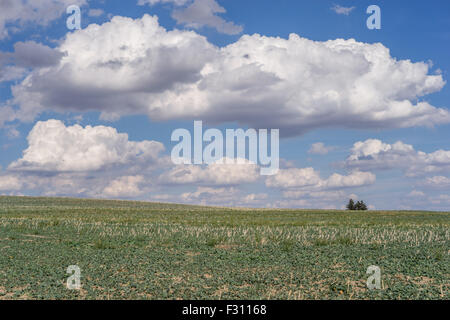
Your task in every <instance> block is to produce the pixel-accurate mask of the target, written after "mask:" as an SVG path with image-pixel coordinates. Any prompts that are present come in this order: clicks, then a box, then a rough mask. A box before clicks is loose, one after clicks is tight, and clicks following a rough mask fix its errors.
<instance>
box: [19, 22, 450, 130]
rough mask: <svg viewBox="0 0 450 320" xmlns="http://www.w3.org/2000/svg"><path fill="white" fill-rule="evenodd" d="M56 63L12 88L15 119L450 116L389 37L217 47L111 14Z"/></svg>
mask: <svg viewBox="0 0 450 320" xmlns="http://www.w3.org/2000/svg"><path fill="white" fill-rule="evenodd" d="M57 49H58V50H59V51H61V52H66V53H67V56H65V57H63V58H62V59H61V61H60V63H59V64H58V65H57V66H53V67H49V68H46V69H45V70H39V72H38V71H35V72H33V73H32V74H31V75H29V76H28V77H27V78H26V79H25V80H24V81H23V82H22V83H21V84H19V85H17V86H15V87H13V89H12V91H13V95H14V99H13V100H12V102H11V103H14V104H16V105H18V106H19V107H20V110H19V112H18V113H17V115H16V117H18V118H19V119H22V120H23V121H26V120H28V121H30V120H32V117H33V116H34V115H36V114H38V113H39V112H42V111H43V110H48V109H50V110H56V111H66V110H72V111H82V112H84V111H89V110H91V111H92V110H95V111H101V112H102V113H103V117H104V118H105V119H106V118H110V119H114V118H117V117H119V116H121V115H128V114H147V115H148V116H149V117H150V118H152V119H157V120H171V119H190V120H192V119H199V118H201V119H203V120H205V121H208V120H213V121H216V122H230V121H237V122H239V123H240V124H244V125H247V126H249V127H254V128H279V129H280V133H281V134H282V135H285V136H286V135H298V134H301V133H304V132H306V131H308V130H312V129H315V128H323V127H341V128H342V127H344V128H361V129H363V128H399V127H400V128H402V127H413V126H433V125H437V124H443V123H449V122H450V113H449V111H448V110H446V109H443V108H441V109H439V108H437V107H434V106H432V105H430V104H429V103H427V102H416V101H417V98H418V97H422V96H425V95H427V94H429V93H432V92H436V91H439V90H440V89H441V88H442V87H443V86H444V84H445V82H444V80H443V78H442V75H434V74H428V71H429V65H428V64H427V63H425V62H416V63H414V62H411V61H410V60H397V59H395V58H393V57H391V55H390V52H389V49H388V48H386V47H385V46H383V45H382V44H379V43H377V44H367V43H362V42H357V41H355V40H353V39H349V40H343V39H336V40H329V41H325V42H322V41H312V40H309V39H306V38H302V37H300V36H298V35H296V34H291V35H290V36H289V38H288V39H283V38H279V37H266V36H262V35H258V34H254V35H244V36H242V37H241V38H240V39H239V40H238V41H236V42H235V43H232V44H230V45H228V46H226V47H223V48H218V47H216V46H214V45H212V44H211V43H209V42H208V41H207V40H206V38H204V37H202V36H200V35H198V34H197V33H195V32H193V31H179V30H173V31H167V30H165V29H164V28H162V27H161V26H160V25H159V23H158V20H157V18H156V17H152V16H148V15H145V16H144V17H142V18H140V19H135V20H133V19H131V18H124V17H114V18H113V19H112V21H111V22H108V23H105V24H103V25H90V26H88V27H87V28H85V29H83V30H79V31H76V32H73V33H70V34H68V35H67V36H66V39H65V40H64V41H62V43H61V45H60V46H59V48H57Z"/></svg>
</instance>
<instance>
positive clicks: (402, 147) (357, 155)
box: [345, 139, 450, 176]
mask: <svg viewBox="0 0 450 320" xmlns="http://www.w3.org/2000/svg"><path fill="white" fill-rule="evenodd" d="M345 165H346V166H347V167H349V168H357V169H361V170H375V169H378V170H380V169H402V170H404V171H405V173H406V175H408V176H418V175H422V174H432V173H437V172H444V173H445V172H447V173H448V172H450V150H437V151H434V152H431V153H425V152H422V151H416V150H415V149H414V147H413V146H412V145H409V144H405V143H403V142H402V141H398V142H396V143H394V144H388V143H384V142H382V141H381V140H378V139H368V140H366V141H358V142H356V143H355V144H354V145H353V148H352V150H351V155H350V156H349V157H348V158H347V160H346V161H345Z"/></svg>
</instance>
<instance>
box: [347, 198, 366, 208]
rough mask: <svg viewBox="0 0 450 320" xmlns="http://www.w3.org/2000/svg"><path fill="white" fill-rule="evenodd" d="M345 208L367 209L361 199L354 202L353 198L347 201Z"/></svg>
mask: <svg viewBox="0 0 450 320" xmlns="http://www.w3.org/2000/svg"><path fill="white" fill-rule="evenodd" d="M346 208H347V210H352V211H353V210H361V211H365V210H367V205H366V204H365V203H364V201H363V200H361V201H358V202H356V203H355V201H353V199H350V200H349V201H348V203H347V206H346Z"/></svg>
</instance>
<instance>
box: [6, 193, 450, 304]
mask: <svg viewBox="0 0 450 320" xmlns="http://www.w3.org/2000/svg"><path fill="white" fill-rule="evenodd" d="M449 218H450V213H449V212H421V211H369V212H346V211H330V210H274V209H270V210H269V209H267V210H254V209H229V208H210V207H200V206H185V205H174V204H159V203H142V202H127V201H107V200H81V199H64V198H30V197H0V299H449V298H450V294H449V284H450V283H449V282H450V281H449V279H450V267H449V266H450V263H449V262H450V260H449V249H450V233H449V224H450V219H449ZM69 265H78V266H79V267H80V268H81V283H82V289H81V290H79V291H77V290H75V291H74V290H68V289H67V288H66V285H65V283H66V280H67V278H68V277H69V276H70V275H69V274H66V269H67V267H68V266H69ZM370 265H377V266H379V267H380V268H381V279H382V288H381V289H379V290H368V289H367V287H366V280H367V278H368V275H366V270H367V268H368V267H369V266H370Z"/></svg>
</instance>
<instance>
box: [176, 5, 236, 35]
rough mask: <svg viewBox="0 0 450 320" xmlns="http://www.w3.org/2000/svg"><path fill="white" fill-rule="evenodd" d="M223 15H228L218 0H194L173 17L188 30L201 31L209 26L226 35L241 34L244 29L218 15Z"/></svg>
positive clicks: (177, 11)
mask: <svg viewBox="0 0 450 320" xmlns="http://www.w3.org/2000/svg"><path fill="white" fill-rule="evenodd" d="M223 13H226V10H225V8H224V7H222V6H220V5H219V4H218V3H217V2H216V0H194V2H193V3H192V4H191V5H190V6H188V7H187V8H184V9H181V10H175V11H174V12H173V13H172V17H173V18H174V19H175V20H176V21H177V23H178V24H183V25H185V26H186V27H188V28H193V29H200V28H202V27H203V26H208V27H211V28H215V29H216V30H217V31H218V32H220V33H224V34H229V35H235V34H239V33H241V32H242V31H243V27H242V26H239V25H236V24H234V23H233V22H231V21H226V20H225V19H223V18H222V17H220V16H219V15H218V14H223Z"/></svg>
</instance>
